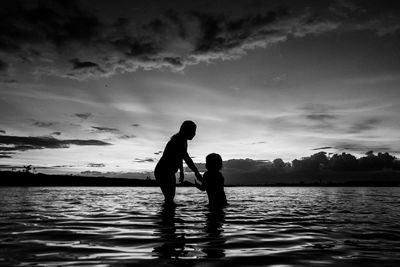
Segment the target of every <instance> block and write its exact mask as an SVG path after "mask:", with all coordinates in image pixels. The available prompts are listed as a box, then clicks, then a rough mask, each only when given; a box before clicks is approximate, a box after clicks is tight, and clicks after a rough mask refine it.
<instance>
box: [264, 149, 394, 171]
mask: <svg viewBox="0 0 400 267" xmlns="http://www.w3.org/2000/svg"><path fill="white" fill-rule="evenodd" d="M271 167H272V169H273V170H275V171H285V170H286V171H317V170H334V171H379V170H384V169H390V170H400V161H399V160H398V159H397V158H396V157H395V156H393V155H390V154H389V153H387V152H385V153H381V152H379V153H378V154H374V152H373V151H368V152H367V153H365V156H363V157H360V158H356V157H355V156H354V155H352V154H350V153H342V154H327V153H326V152H324V151H322V152H318V153H316V154H313V155H311V156H309V157H303V158H301V159H295V160H293V161H292V162H291V163H289V162H284V161H283V160H282V159H280V158H278V159H275V160H273V161H272V163H271Z"/></svg>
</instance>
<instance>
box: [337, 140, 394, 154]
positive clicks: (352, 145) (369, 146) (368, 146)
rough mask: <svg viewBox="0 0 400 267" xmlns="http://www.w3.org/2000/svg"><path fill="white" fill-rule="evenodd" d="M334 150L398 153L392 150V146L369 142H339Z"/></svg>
mask: <svg viewBox="0 0 400 267" xmlns="http://www.w3.org/2000/svg"><path fill="white" fill-rule="evenodd" d="M333 146H334V148H335V149H337V150H340V151H350V152H356V153H366V152H367V151H370V150H372V151H381V152H396V151H393V150H392V146H390V145H386V144H378V143H376V142H368V141H354V142H348V141H338V142H336V143H335V144H334V145H333Z"/></svg>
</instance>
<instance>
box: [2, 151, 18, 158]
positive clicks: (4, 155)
mask: <svg viewBox="0 0 400 267" xmlns="http://www.w3.org/2000/svg"><path fill="white" fill-rule="evenodd" d="M14 154H15V153H13V152H0V158H12V156H13V155H14Z"/></svg>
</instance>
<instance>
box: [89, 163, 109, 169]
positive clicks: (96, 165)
mask: <svg viewBox="0 0 400 267" xmlns="http://www.w3.org/2000/svg"><path fill="white" fill-rule="evenodd" d="M87 166H88V167H92V168H103V167H105V166H106V165H105V164H104V163H88V165H87Z"/></svg>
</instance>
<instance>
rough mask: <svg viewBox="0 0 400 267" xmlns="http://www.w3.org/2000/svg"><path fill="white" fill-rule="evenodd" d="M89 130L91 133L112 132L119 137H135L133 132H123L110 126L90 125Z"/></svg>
mask: <svg viewBox="0 0 400 267" xmlns="http://www.w3.org/2000/svg"><path fill="white" fill-rule="evenodd" d="M92 129H93V130H91V132H92V133H108V134H113V135H115V136H116V137H117V138H119V139H132V138H136V135H134V134H125V133H123V132H122V131H121V130H119V129H117V128H110V127H99V126H92Z"/></svg>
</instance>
